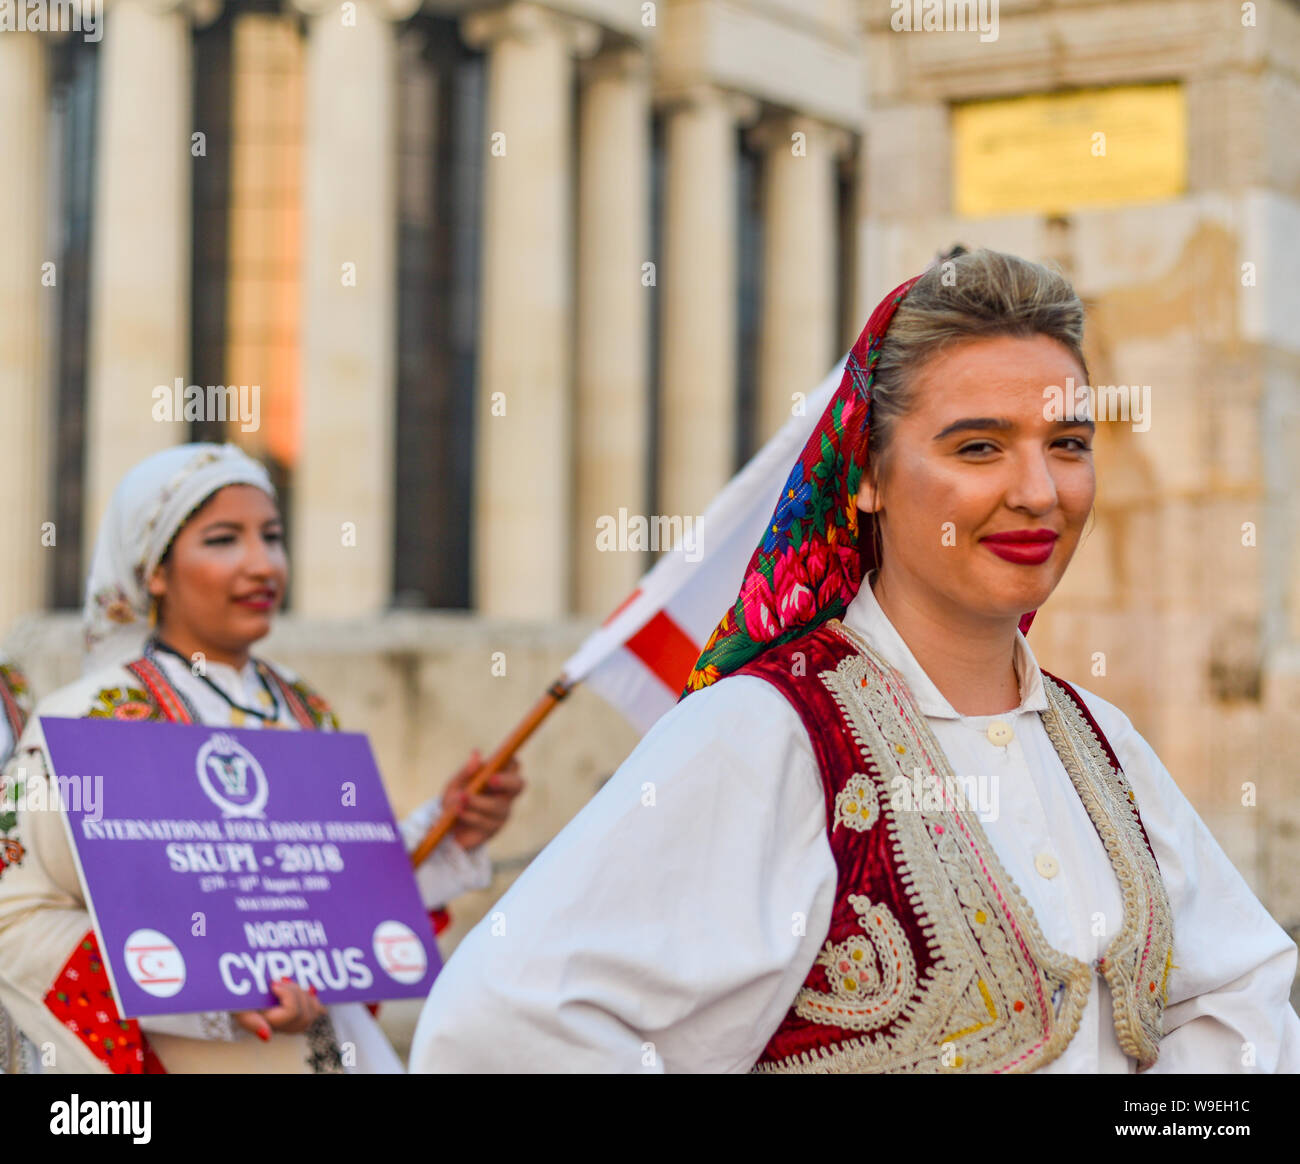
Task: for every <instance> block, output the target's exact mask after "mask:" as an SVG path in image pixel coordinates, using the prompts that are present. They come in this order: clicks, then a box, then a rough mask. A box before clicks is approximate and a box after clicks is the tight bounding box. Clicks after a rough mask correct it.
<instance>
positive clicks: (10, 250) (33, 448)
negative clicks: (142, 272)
mask: <svg viewBox="0 0 1300 1164" xmlns="http://www.w3.org/2000/svg"><path fill="white" fill-rule="evenodd" d="M46 46H47V38H46V37H45V36H43V35H42V34H40V33H35V32H4V33H0V109H5V110H8V113H7V114H6V115H5V116H4V117H0V174H3V175H5V177H4V179H3V180H2V181H0V223H4V231H5V238H4V243H3V245H0V416H3V417H4V432H5V476H6V477H7V478H8V480H9V488H8V489H7V490H6V491H5V503H4V505H0V546H4V553H5V583H4V585H3V586H0V634H3V633H4V632H5V630H6V629H7V628H8V627H9V624H10V623H11V622H12V621H13V620H14V618H16V617H17V616H18V615H20V614H24V613H27V612H29V611H32V610H37V609H40V608H41V607H43V606H44V605H45V588H44V583H45V554H46V552H47V551H46V549H45V548H44V547H43V546H42V544H41V528H40V527H41V523H42V522H43V521H48V520H50V519H51V518H52V516H53V515H52V514H51V513H50V512H48V511H47V510H46V508H45V506H46V504H47V502H48V500H49V480H48V476H49V466H48V460H47V455H46V450H47V449H48V447H49V439H48V436H49V426H50V421H51V419H52V415H53V413H52V410H51V409H50V407H49V399H50V396H49V390H50V381H49V374H48V373H49V368H48V359H47V355H46V342H45V340H46V323H47V320H48V318H49V316H48V314H47V312H48V311H49V308H50V305H51V304H52V302H53V297H54V296H55V295H57V294H58V290H57V287H56V286H52V285H50V284H49V279H48V278H45V277H44V272H43V271H42V267H41V265H42V264H43V263H45V262H47V261H52V260H53V259H54V256H53V255H52V254H49V253H48V252H47V249H46V239H47V238H48V236H49V231H48V219H47V206H48V202H49V198H48V194H47V192H46V181H45V173H46V170H45V153H46V151H45V141H46V137H47V129H46V117H45V108H46V106H45V103H46V77H47V75H46V61H45V54H46ZM60 275H62V272H61V271H55V272H53V276H54V278H55V279H57V278H58V276H60Z"/></svg>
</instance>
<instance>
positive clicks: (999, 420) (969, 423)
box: [934, 416, 1016, 441]
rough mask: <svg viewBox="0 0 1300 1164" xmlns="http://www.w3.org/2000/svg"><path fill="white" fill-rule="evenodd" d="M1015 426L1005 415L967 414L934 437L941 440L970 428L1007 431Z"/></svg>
mask: <svg viewBox="0 0 1300 1164" xmlns="http://www.w3.org/2000/svg"><path fill="white" fill-rule="evenodd" d="M1015 427H1016V426H1015V425H1014V424H1012V423H1011V421H1009V420H1008V419H1007V418H1006V417H1005V416H967V417H965V418H963V419H962V420H954V421H953V422H952V424H950V425H949V426H948V427H947V428H945V429H943V430H941V431H940V432H937V433H935V434H934V439H935V440H937V441H941V440H943V438H944V437H946V436H951V435H952V434H953V433H955V432H967V431H970V430H978V431H981V432H987V431H988V430H989V429H995V430H997V431H998V432H1006V431H1007V430H1008V429H1012V428H1015Z"/></svg>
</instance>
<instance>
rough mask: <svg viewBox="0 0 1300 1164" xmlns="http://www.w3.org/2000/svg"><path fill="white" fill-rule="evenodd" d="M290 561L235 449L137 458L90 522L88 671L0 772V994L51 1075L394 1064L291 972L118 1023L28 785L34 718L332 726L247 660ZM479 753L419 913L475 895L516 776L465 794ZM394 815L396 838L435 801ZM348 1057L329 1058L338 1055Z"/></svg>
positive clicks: (71, 866) (59, 831) (376, 1036)
mask: <svg viewBox="0 0 1300 1164" xmlns="http://www.w3.org/2000/svg"><path fill="white" fill-rule="evenodd" d="M287 571H288V564H287V561H286V558H285V553H284V546H283V531H282V525H281V521H280V514H279V511H278V509H277V508H276V503H275V491H274V489H273V488H272V486H271V482H270V479H269V478H268V477H267V474H266V471H265V470H264V469H263V468H262V466H261V465H260V464H258V463H257V462H256V461H254V460H252V459H251V458H250V457H248V456H247V455H245V454H244V453H243V452H241V451H240V450H239V449H237V448H236V447H235V446H233V445H211V444H194V445H182V446H180V447H177V448H172V449H168V450H166V451H164V452H161V453H158V454H156V455H155V456H152V457H150V458H149V459H148V460H146V461H143V462H142V463H141V464H139V465H137V466H136V467H135V468H134V469H132V470H131V472H130V473H128V474H127V475H126V477H125V478H124V479H123V480H122V482H121V484H120V485H119V486H118V488H117V490H116V492H115V493H114V495H113V498H112V500H111V502H110V503H109V506H108V510H107V511H106V513H105V515H104V520H103V523H102V525H101V528H100V534H99V540H98V543H97V545H96V549H95V556H94V561H93V564H92V566H91V571H90V578H89V581H88V584H87V588H86V604H85V609H84V612H83V621H84V627H85V633H86V649H87V654H86V670H87V672H88V673H87V674H86V676H85V677H84V678H83V679H81V680H80V681H79V682H76V683H73V684H71V685H69V686H68V687H65V688H63V689H61V690H60V691H57V692H55V693H54V694H53V695H51V696H49V697H48V698H47V699H44V700H42V701H41V703H40V704H39V705H38V706H37V708H36V713H35V715H33V717H32V719H31V721H30V722H29V723H28V725H27V727H26V730H25V731H24V732H23V734H22V738H21V740H20V741H19V744H18V748H17V750H16V751H15V753H14V756H13V758H12V760H11V761H10V764H9V766H8V768H7V769H6V772H5V778H4V781H3V791H4V797H5V800H6V802H7V803H6V804H5V806H4V807H6V808H8V809H12V810H13V811H12V815H13V820H12V822H11V823H12V826H13V827H12V830H11V832H10V834H9V835H10V836H11V837H12V838H13V839H14V840H15V842H16V843H18V844H19V845H20V846H21V847H22V850H23V851H22V854H21V859H20V860H18V861H16V862H14V863H12V864H11V865H10V866H9V867H8V868H5V869H3V871H2V872H0V1004H2V1005H4V1006H6V1007H7V1008H8V1009H9V1010H10V1012H11V1013H12V1015H13V1017H14V1019H15V1020H16V1021H17V1023H18V1025H19V1027H20V1028H21V1029H22V1031H23V1032H24V1034H26V1035H27V1036H28V1038H30V1039H31V1040H32V1042H33V1043H35V1044H36V1045H37V1047H38V1048H40V1051H41V1067H42V1068H43V1069H44V1070H47V1071H51V1070H53V1071H60V1072H69V1071H71V1072H89V1071H106V1070H107V1071H111V1072H114V1073H122V1074H139V1073H142V1072H161V1071H171V1072H239V1073H265V1072H289V1073H303V1072H314V1073H329V1072H343V1071H348V1072H352V1071H359V1072H392V1071H400V1070H401V1068H402V1064H401V1061H400V1060H399V1059H398V1057H397V1055H396V1054H395V1052H394V1051H393V1049H392V1047H391V1046H390V1045H389V1043H388V1041H387V1039H386V1038H385V1037H384V1034H383V1032H382V1031H381V1030H380V1028H379V1025H378V1023H377V1022H376V1021H375V1020H374V1018H373V1017H372V1016H371V1014H370V1013H369V1012H368V1011H367V1009H366V1008H365V1007H364V1006H362V1005H360V1004H355V1003H352V1004H344V1005H335V1006H330V1007H328V1008H327V1007H325V1006H323V1005H322V1004H321V1003H320V1002H319V1001H318V1000H317V999H316V998H315V997H314V991H311V992H309V991H307V990H304V989H303V988H302V987H301V986H300V985H298V984H297V983H296V982H293V981H291V980H285V981H283V982H280V983H275V984H274V985H273V987H272V989H273V990H274V992H275V994H276V996H277V999H278V1004H277V1005H276V1006H273V1007H271V1008H270V1009H268V1010H265V1011H245V1012H241V1013H238V1014H233V1015H232V1014H226V1013H212V1014H189V1015H175V1016H165V1017H153V1018H143V1019H140V1020H138V1021H137V1020H135V1019H130V1020H124V1019H122V1018H121V1016H120V1015H119V1014H118V1012H117V1009H116V1006H115V1004H114V1001H113V997H112V994H111V991H110V989H109V982H108V977H107V975H106V973H105V970H104V964H103V961H102V959H101V958H100V952H99V948H98V945H97V942H96V938H95V934H94V931H93V930H92V928H91V924H90V917H89V914H88V912H87V909H86V894H85V889H84V887H83V885H82V883H81V879H80V876H79V874H78V871H77V867H76V864H75V861H74V858H73V854H72V852H71V850H70V848H69V845H68V841H67V837H66V836H65V833H64V827H63V822H62V820H61V819H60V818H61V815H62V814H61V813H60V812H51V811H36V810H34V809H33V810H28V808H27V805H28V804H29V803H31V804H48V803H51V797H50V796H49V794H48V793H47V794H45V795H43V796H40V797H37V796H32V795H30V790H31V789H32V788H33V787H34V786H36V785H37V784H38V783H40V782H48V780H49V773H50V772H51V770H52V769H51V767H50V763H49V758H48V754H47V751H46V748H45V739H44V733H43V731H42V727H41V722H42V719H43V717H48V716H62V717H82V716H91V717H100V718H112V719H125V720H168V721H171V722H176V723H202V724H209V725H214V726H231V727H241V728H267V729H269V728H281V729H289V730H308V731H317V730H319V731H332V730H334V729H335V728H337V726H338V725H337V721H336V720H335V717H334V713H333V712H332V711H331V710H330V707H329V705H328V704H327V703H326V702H325V700H324V699H323V698H322V697H321V696H319V695H318V694H317V693H316V692H314V691H313V690H312V689H311V688H310V687H308V686H307V684H306V683H305V682H303V681H302V680H301V679H299V678H298V677H297V676H295V675H294V674H293V673H292V672H290V671H288V670H287V669H286V668H284V667H281V666H279V665H275V666H273V665H271V664H270V663H268V662H266V661H265V660H263V659H259V658H254V657H253V656H252V655H251V654H250V648H251V646H252V644H253V643H255V642H257V641H258V640H259V639H261V638H263V637H264V636H265V635H266V634H267V633H268V631H269V630H270V627H271V620H272V618H273V616H274V614H275V611H276V609H277V608H278V606H279V604H280V600H281V598H282V597H283V594H284V588H285V585H286V582H287V576H288V575H287ZM476 766H477V765H476V763H474V761H473V760H471V764H470V765H467V767H466V768H465V770H464V771H462V772H461V773H459V774H458V775H457V776H456V777H454V778H453V780H452V781H451V783H450V784H448V786H447V789H446V792H445V793H444V795H449V796H451V797H453V798H455V799H456V801H457V804H458V807H459V819H458V824H457V826H456V827H455V828H454V829H453V833H452V836H451V837H449V838H448V839H447V840H446V841H444V842H443V843H442V844H441V845H440V846H439V847H438V848H437V849H436V850H435V851H434V853H433V854H432V855H431V857H430V858H429V860H428V861H426V862H425V863H424V864H423V865H422V866H421V867H420V869H419V870H418V871H417V882H418V884H419V886H420V891H421V894H422V896H423V898H424V900H425V903H426V905H427V906H429V907H430V908H431V909H434V908H435V907H439V906H441V905H443V904H444V903H445V902H447V901H448V900H449V899H450V898H452V897H454V896H456V895H457V894H459V893H461V892H464V891H465V890H468V889H478V888H483V887H484V886H486V885H487V883H488V881H489V879H490V867H489V864H488V861H487V857H486V854H485V852H484V850H483V842H484V841H485V840H487V839H488V837H490V836H491V835H493V833H495V832H496V831H497V830H498V829H499V828H500V827H501V825H502V823H504V821H505V818H506V814H507V813H508V811H509V808H510V804H511V801H512V799H513V797H514V796H515V795H517V794H518V792H519V791H520V789H521V788H522V782H521V780H520V778H519V774H518V769H517V768H513V769H511V770H508V771H505V772H503V773H502V774H501V777H500V779H499V780H498V781H497V782H496V784H495V785H494V786H491V787H489V788H488V789H487V790H485V791H484V792H483V793H481V794H479V795H477V796H473V797H469V796H466V794H465V791H464V785H465V784H466V783H467V782H468V780H469V778H470V776H471V774H472V769H473V768H474V767H476ZM441 805H442V798H441V797H435V798H434V799H432V800H430V801H429V802H427V803H426V804H425V805H424V806H422V807H421V808H420V809H418V810H417V811H416V812H415V813H413V814H412V816H411V817H409V818H407V820H405V821H403V822H402V826H401V827H402V832H403V834H404V836H405V837H406V840H407V842H408V844H409V845H411V846H414V844H415V843H416V842H417V841H419V839H420V838H421V837H422V836H423V835H424V832H425V829H426V828H427V826H428V825H429V824H430V823H431V822H432V820H433V819H434V818H435V817H436V816H437V815H438V813H439V812H440V811H441ZM347 1047H350V1048H351V1053H349V1054H346V1055H345V1054H344V1053H343V1048H347Z"/></svg>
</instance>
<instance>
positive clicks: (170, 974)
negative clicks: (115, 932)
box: [123, 930, 185, 998]
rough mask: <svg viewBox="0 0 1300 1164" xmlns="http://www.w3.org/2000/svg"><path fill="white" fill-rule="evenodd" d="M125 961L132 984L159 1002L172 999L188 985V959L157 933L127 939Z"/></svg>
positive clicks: (167, 938)
mask: <svg viewBox="0 0 1300 1164" xmlns="http://www.w3.org/2000/svg"><path fill="white" fill-rule="evenodd" d="M123 961H125V962H126V972H127V973H128V974H130V975H131V979H132V981H133V982H135V984H136V985H137V986H138V987H140V989H141V990H143V991H145V992H146V993H148V994H152V995H153V996H154V997H155V998H171V996H172V995H173V994H179V993H180V989H181V987H182V986H184V985H185V959H184V958H182V957H181V952H180V950H178V949H177V948H176V943H175V942H173V941H172V940H171V939H170V938H169V937H167V935H166V934H160V933H159V932H158V931H157V930H136V931H135V932H134V933H133V934H132V935H131V936H130V937H129V938H127V939H126V946H125V948H124V950H123Z"/></svg>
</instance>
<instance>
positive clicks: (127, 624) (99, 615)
mask: <svg viewBox="0 0 1300 1164" xmlns="http://www.w3.org/2000/svg"><path fill="white" fill-rule="evenodd" d="M227 485H255V486H256V487H257V488H258V489H261V490H262V491H263V492H265V493H266V494H268V495H269V496H270V497H272V498H274V497H275V486H273V485H272V484H271V478H270V477H269V476H268V475H267V472H266V470H265V469H264V468H263V467H262V466H261V465H260V464H259V463H258V462H257V461H255V460H253V458H252V457H250V456H249V455H248V454H247V453H245V452H244V451H243V450H242V449H239V448H237V447H236V446H235V445H217V444H192V445H178V446H177V447H175V448H171V449H164V450H163V451H162V452H161V453H155V454H154V455H153V456H152V457H149V458H147V459H146V460H143V461H141V462H140V463H139V464H138V465H136V466H135V468H133V469H132V470H131V471H130V472H129V473H127V475H126V476H125V477H123V478H122V480H121V482H120V483H119V484H118V486H117V488H116V489H115V490H114V491H113V497H112V500H110V501H109V503H108V508H107V509H106V510H105V511H104V519H103V521H101V522H100V524H99V539H98V541H96V543H95V556H94V559H93V560H92V562H91V566H90V575H89V577H88V578H87V579H86V603H85V606H84V607H83V608H82V612H81V621H82V628H83V630H84V632H85V639H86V643H85V645H86V653H85V656H84V658H83V659H82V671H83V672H84V673H89V672H91V671H96V670H99V669H100V668H101V667H107V666H110V665H112V664H121V663H129V662H130V661H131V660H132V659H136V658H139V656H140V654H141V652H142V651H143V650H144V644H145V642H146V640H147V639H148V637H149V632H150V625H149V609H150V604H151V601H152V600H151V599H150V597H149V589H148V580H149V577H150V575H152V574H153V572H154V570H155V569H156V568H157V566H158V563H159V562H160V561H161V560H162V556H163V554H165V553H166V552H167V548H168V547H169V546H170V545H171V543H172V540H173V539H174V538H175V536H176V534H177V533H178V532H179V531H180V528H181V526H183V525H184V524H185V522H186V520H187V519H188V518H189V517H190V515H191V514H192V513H193V512H194V511H195V510H196V509H197V508H198V507H199V506H200V505H202V504H203V502H205V501H206V500H207V499H208V498H209V497H211V496H212V494H214V493H215V492H216V491H217V490H218V489H222V488H224V487H225V486H227Z"/></svg>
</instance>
